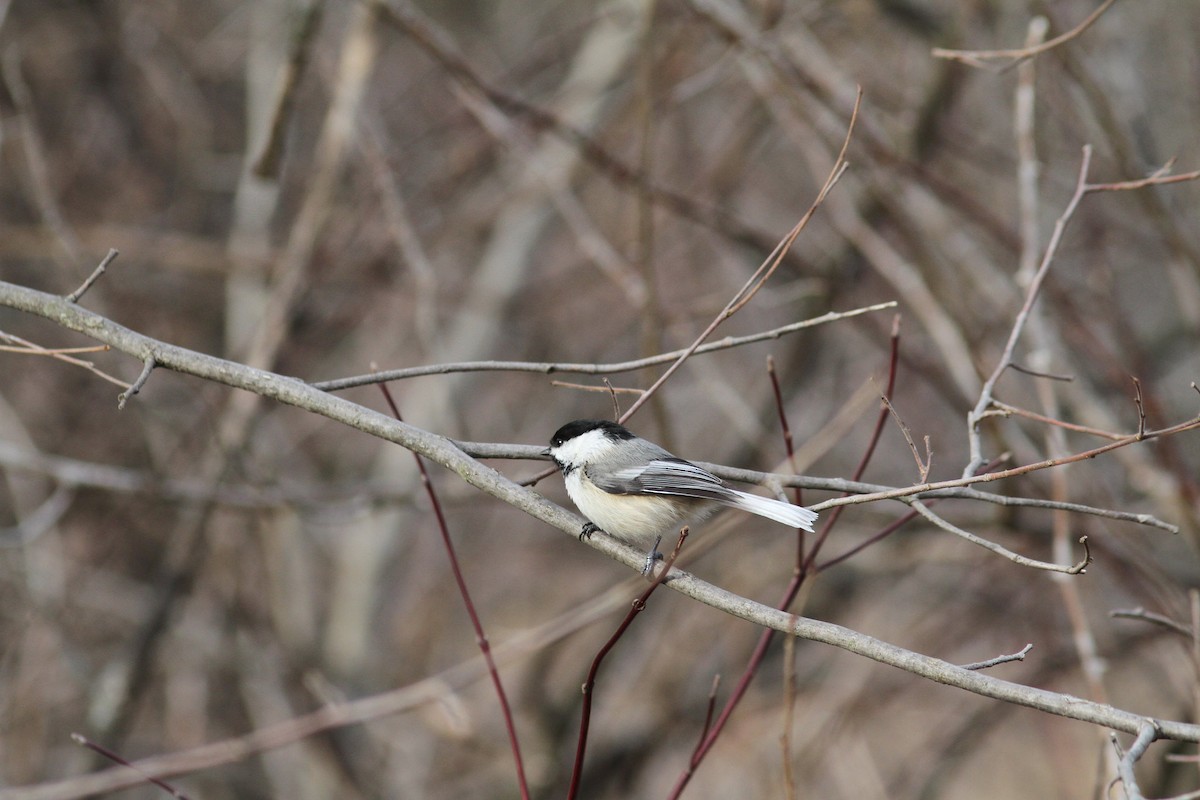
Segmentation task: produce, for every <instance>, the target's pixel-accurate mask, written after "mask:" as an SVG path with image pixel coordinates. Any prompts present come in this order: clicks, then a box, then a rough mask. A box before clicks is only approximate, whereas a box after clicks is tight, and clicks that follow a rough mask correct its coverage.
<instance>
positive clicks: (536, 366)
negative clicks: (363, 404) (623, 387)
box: [312, 300, 897, 392]
mask: <svg viewBox="0 0 1200 800" xmlns="http://www.w3.org/2000/svg"><path fill="white" fill-rule="evenodd" d="M896 305H897V303H896V301H895V300H889V301H887V302H886V303H876V304H874V305H870V306H864V307H862V308H855V309H852V310H850V311H830V312H829V313H827V314H822V315H821V316H819V317H813V318H812V319H806V320H802V321H800V322H793V323H791V324H790V325H783V326H781V327H778V328H772V329H771V330H769V331H762V332H760V333H752V334H750V335H748V336H727V337H725V338H724V339H719V340H717V341H715V342H709V343H708V344H703V345H700V346H699V347H697V348H696V349H695V350H694V351H692V354H693V355H701V354H704V353H713V352H716V351H719V350H728V349H730V348H732V347H741V346H742V345H746V344H753V343H755V342H763V341H767V340H768V339H779V338H781V337H783V336H786V335H788V334H789V333H795V332H796V331H800V330H804V329H805V328H811V327H814V326H816V325H824V324H825V323H827V322H835V321H837V320H842V319H849V318H850V317H857V316H859V315H860V314H869V313H871V312H874V311H883V310H886V309H889V308H895V307H896ZM689 349H690V348H684V349H682V350H673V351H671V352H669V353H660V354H658V355H654V356H647V357H646V358H639V359H634V360H632V361H618V362H615V363H611V364H583V363H567V362H548V361H462V362H455V363H449V364H431V365H428V366H423V367H406V368H404V369H392V370H380V371H379V372H371V373H367V374H365V375H353V376H350V377H347V378H336V379H333V380H328V381H316V382H315V383H313V384H312V386H313V388H316V389H321V390H322V391H326V392H337V391H341V390H342V389H353V388H354V387H356V386H367V385H369V384H374V383H383V382H385V381H398V380H403V379H405V378H419V377H422V376H425V375H448V374H451V373H456V372H493V371H494V372H540V373H543V374H545V375H551V374H553V373H556V372H569V373H575V374H578V375H604V374H612V373H617V372H633V371H635V370H639V369H647V368H649V367H656V366H658V365H659V364H668V363H670V362H672V361H675V360H676V359H678V358H680V357H681V356H684V355H685V354H687V353H688V351H689Z"/></svg>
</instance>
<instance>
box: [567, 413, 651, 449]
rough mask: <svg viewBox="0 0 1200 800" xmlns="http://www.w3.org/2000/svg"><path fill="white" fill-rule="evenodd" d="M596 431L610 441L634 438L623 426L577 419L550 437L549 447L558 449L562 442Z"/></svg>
mask: <svg viewBox="0 0 1200 800" xmlns="http://www.w3.org/2000/svg"><path fill="white" fill-rule="evenodd" d="M597 430H598V431H600V432H601V433H603V434H604V435H605V436H607V437H608V438H610V439H632V438H634V434H633V432H632V431H631V430H629V429H628V428H626V427H625V426H624V425H618V424H617V423H615V422H609V421H608V420H606V419H577V420H575V421H574V422H568V423H567V424H566V425H563V426H562V427H561V428H559V429H558V430H557V431H555V432H554V435H553V436H551V437H550V446H551V447H558V446H559V445H560V444H562V443H563V442H569V441H571V440H572V439H574V438H575V437H576V436H581V435H583V434H585V433H587V432H588V431H597Z"/></svg>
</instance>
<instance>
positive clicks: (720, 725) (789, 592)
mask: <svg viewBox="0 0 1200 800" xmlns="http://www.w3.org/2000/svg"><path fill="white" fill-rule="evenodd" d="M899 354H900V316H899V315H896V318H895V321H894V322H893V323H892V346H891V356H890V358H889V361H888V381H887V392H886V394H885V395H884V396H885V397H887V398H889V399H890V398H891V396H892V392H893V391H894V390H895V388H896V372H897V366H898V364H899V361H900V358H899ZM887 419H888V410H887V406H886V404H880V409H879V418H878V420H876V423H875V430H874V431H872V433H871V440H870V442H869V443H868V444H867V449H866V452H864V453H863V457H862V458H861V459H860V460H859V462H858V466H857V467H856V468H855V470H854V477H853V479H852V480H856V481H857V480H858V479H859V478H861V477H862V474H863V473H864V472H865V471H866V469H867V464H868V463H870V460H871V456H872V455H874V453H875V446H876V445H877V444H878V443H879V438H880V436H881V435H882V434H883V426H884V424H886V422H887ZM840 508H842V506H838V507H835V508H834V509H833V511H832V512H831V513H830V514H829V516H828V517H826V519H825V522H824V524H823V525H822V526H821V531H820V533H819V534H817V538H816V541H815V542H814V543H813V548H812V551H811V552H810V553H809V554H808V557H807V558H806V559H805V560H804V561H803V563H802V564H800V565H799V566H798V568H797V569H796V570H795V572H794V573H793V574H792V579H791V581H790V582H789V583H788V585H787V589H786V590H785V591H784V593H783V599H782V600H781V601H780V603H779V605H778V606H776V607H777V608H779V609H780V610H782V611H786V610H787V609H788V608H789V607H790V606H791V605H792V603H793V602H794V601H795V599H796V595H797V594H799V593H800V587H801V586H803V585H804V580H805V578H807V577H808V575H809V574H810V573H811V571H812V567H813V562H814V560H815V559H816V557H817V552H818V551H819V550H820V548H821V545H822V544H823V543H824V541H825V539H826V538H827V537H828V536H829V531H830V530H831V529H832V528H833V525H834V524H835V523H836V522H837V520H838V517H839V516H841V515H840V514H839V513H838V511H839V509H840ZM896 527H899V526H896ZM775 633H776V632H775V631H774V630H765V631H763V632H762V635H760V636H759V637H758V644H756V645H755V647H754V652H753V653H751V654H750V660H749V661H748V662H747V664H746V669H745V670H744V671H743V672H742V676H741V678H739V679H738V682H737V685H736V686H735V687H734V689H733V692H732V693H731V694H730V695H729V699H728V700H726V701H725V706H724V707H723V708H722V709H721V715H720V716H719V717H717V721H716V722H715V723H713V726H712V729H711V730H709V731H708V732H707V734H706V735H704V736H703V737H702V738H701V741H700V744H699V745H698V746H697V747H696V750H695V751H694V752H693V754H692V758H691V760H690V761H689V762H688V765H687V767H686V768H685V769H684V770H683V772H682V773H680V775H679V779H678V780H677V781H676V782H675V786H674V787H672V789H671V793H670V794H669V795H667V796H668V797H669V798H671V800H675V798H678V797H679V796H680V795H681V794H683V790H684V789H685V788H687V785H688V783H689V782H690V781H691V779H692V775H694V774H695V772H696V768H697V767H699V766H700V763H701V762H702V761H703V760H704V757H705V756H706V755H708V751H709V750H711V749H712V746H713V744H715V743H716V741H717V737H719V736H720V735H721V731H722V730H724V728H725V723H726V722H727V721H728V719H729V717H730V716H731V715H732V714H733V710H734V709H735V708H737V706H738V704H739V703H740V702H741V700H742V697H744V696H745V694H746V690H747V689H749V688H750V682H751V681H753V680H754V676H755V675H756V674H757V673H758V668H759V666H761V664H762V661H763V658H765V657H766V654H767V648H768V647H770V645H771V641H772V639H774V638H775Z"/></svg>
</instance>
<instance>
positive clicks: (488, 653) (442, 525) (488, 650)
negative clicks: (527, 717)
mask: <svg viewBox="0 0 1200 800" xmlns="http://www.w3.org/2000/svg"><path fill="white" fill-rule="evenodd" d="M379 389H380V390H381V391H382V392H383V396H384V399H386V400H387V404H388V408H390V409H391V411H392V415H393V416H394V417H395V418H396V421H398V422H403V421H404V420H403V419H402V418H401V416H400V407H399V406H398V405H396V401H395V399H393V397H392V393H391V391H390V390H389V389H388V387H387V384H386V383H381V384H379ZM413 459H415V460H416V462H417V469H418V470H420V472H421V484H422V485H423V486H424V487H425V492H426V494H427V495H428V496H429V502H430V504H431V505H432V506H433V513H434V516H436V517H437V524H438V530H439V531H440V532H441V535H442V544H443V545H444V546H445V548H446V555H447V556H448V558H449V560H450V572H451V573H452V574H453V575H454V582H455V584H457V586H458V593H459V596H460V597H462V601H463V606H465V607H466V611H467V617H469V618H470V620H471V627H472V628H473V629H474V631H475V642H476V644H478V645H479V650H480V652H481V653H482V654H483V659H484V661H485V662H486V663H487V668H488V674H489V675H490V676H491V679H492V686H493V687H494V688H495V690H496V695H497V697H498V698H499V700H500V712H501V714H502V715H503V717H504V727H505V730H506V731H507V732H508V743H509V746H510V747H511V748H512V754H513V761H514V762H515V763H516V770H517V786H518V788H519V790H520V792H521V797H522V798H523V800H529V784H528V781H526V779H525V762H524V760H523V759H522V758H521V743H520V741H519V740H518V738H517V726H516V724H515V723H514V722H513V715H512V709H511V708H510V707H509V705H508V695H507V694H506V693H505V691H504V684H503V682H502V681H501V680H500V670H499V669H497V668H496V660H495V658H493V656H492V645H491V643H490V642H489V641H488V638H487V634H486V633H485V632H484V630H483V622H481V621H480V619H479V613H478V612H477V611H476V610H475V603H474V602H473V601H472V600H471V592H470V590H468V589H467V581H466V578H464V577H463V572H462V567H461V566H460V565H459V563H458V554H457V553H456V552H455V550H454V542H453V541H452V540H451V538H450V528H449V526H448V525H447V524H446V515H445V514H444V513H443V512H442V503H441V501H440V500H439V499H438V495H437V491H436V490H435V489H434V488H433V481H432V480H430V478H429V471H428V470H427V469H426V468H425V460H424V459H423V458H421V456H420V454H418V453H413Z"/></svg>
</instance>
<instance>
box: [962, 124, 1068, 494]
mask: <svg viewBox="0 0 1200 800" xmlns="http://www.w3.org/2000/svg"><path fill="white" fill-rule="evenodd" d="M1091 163H1092V148H1091V146H1090V145H1085V146H1084V148H1083V158H1082V160H1081V162H1080V165H1079V177H1078V179H1077V180H1076V181H1075V192H1074V194H1072V195H1071V199H1070V201H1069V202H1068V203H1067V207H1066V208H1065V209H1064V210H1063V212H1062V214H1061V215H1059V218H1058V220H1057V221H1056V222H1055V223H1054V232H1053V233H1052V234H1051V235H1050V241H1049V242H1047V244H1046V250H1045V252H1044V253H1043V255H1042V262H1041V264H1040V265H1039V266H1038V269H1037V272H1036V273H1035V274H1034V275H1033V276H1032V278H1031V280H1030V281H1029V288H1028V289H1027V290H1026V293H1025V302H1024V304H1023V305H1022V306H1021V310H1020V311H1019V312H1017V317H1016V319H1015V320H1014V321H1013V326H1012V330H1011V331H1010V332H1009V335H1008V342H1006V343H1005V345H1004V352H1003V354H1002V355H1001V356H1000V360H999V362H997V364H996V368H995V369H994V370H993V371H992V374H991V375H990V376H989V377H988V379H987V381H985V382H984V384H983V388H982V389H981V390H980V392H979V400H978V401H977V402H976V403H975V408H974V409H972V410H971V412H970V413H968V414H967V441H968V443H969V444H970V451H971V458H970V461H968V462H967V466H966V467H965V468H964V469H963V476H964V477H968V476H972V475H974V474H975V472H976V470H978V469H979V467H980V466H981V465H982V464H983V463H984V461H985V460H986V459H985V458H984V457H983V445H982V443H981V441H980V431H979V421H980V420H981V419H982V418H983V415H984V412H986V411H987V409H988V406H989V405H990V404H991V402H992V396H993V393H994V392H995V390H996V383H997V382H998V381H999V380H1000V376H1001V375H1003V374H1004V371H1005V370H1006V369H1008V367H1009V365H1010V364H1012V362H1013V353H1014V351H1015V350H1016V347H1017V340H1018V339H1020V338H1021V333H1022V331H1024V329H1025V323H1026V321H1027V320H1028V319H1029V314H1030V312H1031V311H1032V309H1033V304H1034V302H1035V301H1036V300H1037V298H1038V294H1039V293H1040V292H1041V288H1042V283H1043V281H1044V280H1045V278H1046V274H1047V273H1048V272H1049V270H1050V264H1051V263H1052V262H1053V261H1054V256H1055V254H1056V253H1057V252H1058V245H1059V243H1060V242H1061V241H1062V237H1063V232H1064V231H1065V230H1066V228H1067V223H1068V222H1070V221H1071V217H1073V216H1074V215H1075V209H1076V208H1078V207H1079V203H1080V201H1081V200H1083V196H1084V195H1085V194H1086V193H1087V173H1088V167H1089V165H1090V164H1091Z"/></svg>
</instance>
